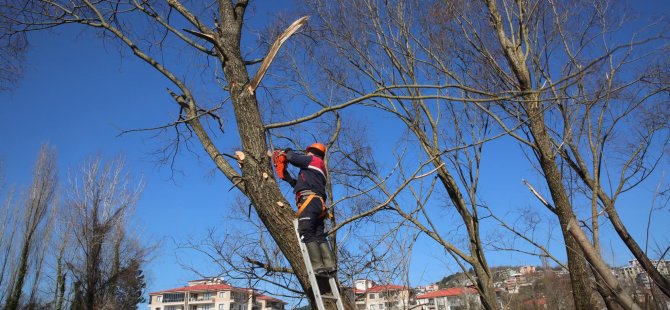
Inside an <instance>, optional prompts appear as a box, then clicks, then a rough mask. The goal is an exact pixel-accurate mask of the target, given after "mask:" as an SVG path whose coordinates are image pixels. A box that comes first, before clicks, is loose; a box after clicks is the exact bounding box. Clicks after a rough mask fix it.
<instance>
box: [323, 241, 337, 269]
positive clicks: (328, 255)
mask: <svg viewBox="0 0 670 310" xmlns="http://www.w3.org/2000/svg"><path fill="white" fill-rule="evenodd" d="M319 249H320V250H321V257H322V260H323V269H324V270H325V271H326V273H328V274H329V275H330V276H333V275H335V273H337V263H336V262H335V256H333V252H332V251H331V250H330V246H329V245H328V241H325V242H321V243H319Z"/></svg>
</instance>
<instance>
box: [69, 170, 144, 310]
mask: <svg viewBox="0 0 670 310" xmlns="http://www.w3.org/2000/svg"><path fill="white" fill-rule="evenodd" d="M141 190H142V185H141V183H140V184H139V185H133V184H131V179H130V177H129V176H128V175H127V174H125V172H124V168H123V162H122V161H121V160H115V161H112V162H109V163H103V162H102V160H101V159H100V158H97V159H94V160H91V161H90V162H88V163H86V164H85V165H84V166H83V168H82V170H81V171H80V172H79V174H76V175H75V176H73V179H72V180H71V181H70V184H69V186H68V195H67V199H66V202H65V209H66V220H67V222H66V225H67V230H66V231H67V233H68V234H69V235H68V236H67V237H68V239H70V240H73V242H72V244H71V249H70V251H71V252H72V254H71V257H69V258H66V261H67V267H68V272H69V275H70V277H71V278H72V281H74V282H75V286H77V287H76V288H75V289H76V290H80V291H81V294H80V296H77V297H76V298H75V300H73V301H72V303H73V306H72V307H78V308H80V309H101V308H100V305H106V306H105V307H111V308H110V309H112V308H113V309H120V308H126V306H127V305H133V307H134V306H135V305H136V304H137V303H138V302H140V301H141V296H142V295H141V294H142V289H143V288H144V286H143V285H144V284H143V276H142V274H141V266H142V264H143V263H144V261H145V255H146V254H147V253H146V252H145V251H146V249H145V248H144V247H143V246H141V245H140V244H139V242H138V241H137V240H135V239H134V238H133V237H131V236H129V235H128V234H126V232H125V231H126V229H127V225H128V219H129V216H130V214H131V213H132V211H133V209H134V206H135V204H136V203H137V200H138V198H139V195H140V193H141ZM59 276H63V275H62V274H60V275H59ZM61 285H63V283H61ZM57 289H58V290H59V291H60V289H61V288H60V287H58V288H57Z"/></svg>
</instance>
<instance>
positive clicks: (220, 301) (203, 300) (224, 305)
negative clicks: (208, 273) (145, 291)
mask: <svg viewBox="0 0 670 310" xmlns="http://www.w3.org/2000/svg"><path fill="white" fill-rule="evenodd" d="M286 304H287V303H286V302H284V301H282V300H279V299H277V298H273V297H270V296H265V295H262V294H256V293H255V292H254V291H253V290H252V289H248V288H238V287H233V286H231V285H230V284H228V283H225V282H223V281H222V280H221V279H202V280H194V281H189V282H188V284H187V285H186V286H184V287H179V288H173V289H168V290H163V291H159V292H154V293H150V294H149V310H284V306H285V305H286Z"/></svg>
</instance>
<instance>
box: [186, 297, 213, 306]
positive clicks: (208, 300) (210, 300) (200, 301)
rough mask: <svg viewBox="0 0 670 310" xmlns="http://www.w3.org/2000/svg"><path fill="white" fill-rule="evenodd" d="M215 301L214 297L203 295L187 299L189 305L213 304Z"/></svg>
mask: <svg viewBox="0 0 670 310" xmlns="http://www.w3.org/2000/svg"><path fill="white" fill-rule="evenodd" d="M214 302H216V299H215V298H214V297H209V298H204V297H191V298H189V299H188V304H189V305H202V304H213V303H214Z"/></svg>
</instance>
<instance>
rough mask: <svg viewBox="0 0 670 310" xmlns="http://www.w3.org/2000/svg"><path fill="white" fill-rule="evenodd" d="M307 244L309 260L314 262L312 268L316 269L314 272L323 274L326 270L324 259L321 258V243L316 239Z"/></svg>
mask: <svg viewBox="0 0 670 310" xmlns="http://www.w3.org/2000/svg"><path fill="white" fill-rule="evenodd" d="M305 246H306V247H307V254H309V261H310V262H311V263H312V269H313V270H314V273H315V274H319V275H320V274H323V273H324V272H325V270H324V265H323V259H322V258H321V249H320V247H319V243H318V242H316V241H314V242H309V243H305Z"/></svg>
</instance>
